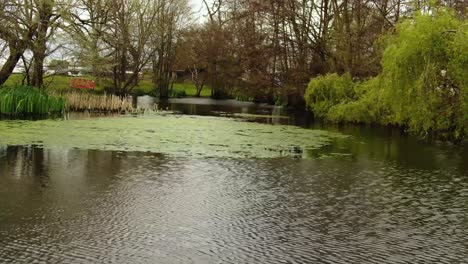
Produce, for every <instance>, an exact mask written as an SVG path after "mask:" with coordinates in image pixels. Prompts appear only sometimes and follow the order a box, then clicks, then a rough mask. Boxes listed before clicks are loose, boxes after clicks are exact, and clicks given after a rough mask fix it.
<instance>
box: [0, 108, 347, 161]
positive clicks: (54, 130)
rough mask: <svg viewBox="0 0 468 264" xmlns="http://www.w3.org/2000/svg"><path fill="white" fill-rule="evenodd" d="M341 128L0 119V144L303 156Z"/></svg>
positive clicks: (204, 120)
mask: <svg viewBox="0 0 468 264" xmlns="http://www.w3.org/2000/svg"><path fill="white" fill-rule="evenodd" d="M337 137H344V136H342V135H340V134H336V133H330V132H327V131H322V130H309V129H303V128H299V127H293V126H279V125H267V124H258V123H250V122H242V121H239V120H235V119H229V118H220V117H200V116H177V115H152V116H138V117H130V116H124V117H114V118H96V119H86V120H71V121H61V120H42V121H35V122H32V121H2V122H0V145H32V144H34V145H40V146H43V147H46V148H79V149H100V150H114V151H146V152H154V153H164V154H169V155H175V156H201V157H233V158H275V157H305V155H306V154H304V150H306V149H319V148H322V147H324V146H326V145H329V144H330V143H331V141H332V140H333V139H334V138H337Z"/></svg>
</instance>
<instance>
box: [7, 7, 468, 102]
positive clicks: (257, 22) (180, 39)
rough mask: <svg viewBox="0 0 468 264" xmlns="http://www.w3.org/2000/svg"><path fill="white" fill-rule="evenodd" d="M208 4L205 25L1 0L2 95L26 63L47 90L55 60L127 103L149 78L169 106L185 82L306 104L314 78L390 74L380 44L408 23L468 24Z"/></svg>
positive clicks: (218, 93) (172, 11) (227, 93)
mask: <svg viewBox="0 0 468 264" xmlns="http://www.w3.org/2000/svg"><path fill="white" fill-rule="evenodd" d="M200 1H202V2H203V4H204V10H205V11H203V12H205V13H206V14H207V15H206V17H205V19H204V20H202V21H200V20H197V19H194V18H193V17H194V16H193V14H194V12H195V11H196V10H192V9H191V7H190V5H189V3H188V2H187V0H74V1H71V0H2V1H1V2H0V23H1V25H2V26H1V27H0V49H1V55H2V58H3V59H2V63H0V64H2V68H1V69H0V85H2V84H3V83H4V82H5V81H6V80H7V79H8V78H9V76H10V75H11V73H12V72H13V69H14V68H15V66H16V65H22V66H23V68H24V69H25V73H26V74H25V75H24V76H23V80H22V83H23V84H25V85H33V86H37V87H43V86H45V83H44V77H45V76H47V73H46V72H45V70H44V66H45V65H46V64H47V61H50V60H51V58H52V57H53V58H55V59H56V58H58V57H62V58H63V60H68V61H70V60H71V61H72V63H70V64H74V65H78V66H80V67H84V68H87V70H88V71H89V72H90V74H91V75H92V76H93V77H94V78H95V79H96V80H97V81H98V84H99V85H100V86H102V87H105V89H106V90H107V91H108V92H110V93H114V94H117V95H124V94H130V93H134V92H135V87H138V85H139V84H140V82H142V81H143V80H145V81H146V82H147V81H148V78H149V79H150V81H151V83H152V86H153V90H154V91H155V92H157V94H158V95H159V96H160V97H168V96H169V95H170V90H171V87H172V85H173V83H174V81H176V80H177V79H176V74H177V73H179V74H185V75H186V76H187V78H188V79H190V81H191V82H192V83H193V85H194V86H195V87H196V90H197V94H199V93H200V92H201V91H202V89H210V90H211V96H212V97H215V98H226V97H231V98H237V99H241V100H252V101H261V102H268V103H277V104H289V105H297V106H301V105H303V104H304V97H303V95H304V93H305V92H306V88H307V84H308V82H309V80H310V78H313V77H316V76H320V75H325V74H327V73H338V74H344V73H348V74H349V75H350V76H351V77H352V78H353V79H359V80H365V79H367V78H369V77H373V76H376V75H378V74H379V73H381V72H382V64H381V60H382V55H383V54H384V50H385V47H386V45H387V43H386V42H385V41H384V40H383V39H386V38H383V37H382V36H387V35H392V34H395V32H396V28H397V25H398V24H399V22H401V21H407V22H403V23H406V24H407V25H409V24H411V23H414V21H415V19H416V17H417V16H418V14H421V13H423V14H426V15H427V16H432V15H434V13H433V11H434V10H436V9H439V8H442V7H448V8H451V10H453V11H452V12H453V17H454V19H456V20H459V21H463V19H464V17H465V15H466V8H467V7H468V1H464V0H438V1H434V0H433V1H429V0H408V1H403V0H200ZM460 23H462V24H463V23H465V22H460ZM453 30H455V29H453ZM446 35H448V36H450V37H451V36H452V35H455V34H451V33H449V34H446ZM414 45H418V43H414ZM421 63H424V62H421ZM404 67H405V65H401V68H402V69H404Z"/></svg>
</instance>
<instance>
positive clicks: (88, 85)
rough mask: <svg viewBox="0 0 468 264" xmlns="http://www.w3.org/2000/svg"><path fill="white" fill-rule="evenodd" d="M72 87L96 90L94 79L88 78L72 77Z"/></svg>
mask: <svg viewBox="0 0 468 264" xmlns="http://www.w3.org/2000/svg"><path fill="white" fill-rule="evenodd" d="M70 87H72V88H76V89H88V90H94V88H95V87H96V84H95V83H94V81H93V80H86V79H71V80H70Z"/></svg>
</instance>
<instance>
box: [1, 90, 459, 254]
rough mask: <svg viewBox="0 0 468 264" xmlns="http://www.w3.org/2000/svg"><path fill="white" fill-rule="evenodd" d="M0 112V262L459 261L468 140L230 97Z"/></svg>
mask: <svg viewBox="0 0 468 264" xmlns="http://www.w3.org/2000/svg"><path fill="white" fill-rule="evenodd" d="M155 103H157V107H158V108H160V109H165V110H168V111H169V112H152V111H148V112H147V113H146V114H143V115H139V116H93V115H91V114H69V115H68V116H67V118H66V120H61V119H56V120H55V119H54V120H40V121H21V120H4V121H0V263H4V262H5V263H33V262H37V263H468V148H467V147H466V146H450V145H447V144H441V143H427V142H424V141H421V140H418V139H416V138H414V137H411V136H405V135H403V134H402V133H401V132H400V131H399V130H396V129H388V128H375V127H374V128H372V127H365V126H351V125H349V126H331V125H324V124H320V123H316V122H314V121H313V119H312V118H311V117H310V116H308V115H307V114H306V113H303V112H290V111H288V110H287V109H284V108H278V107H271V106H266V105H255V104H251V103H241V102H233V101H214V100H209V99H177V100H171V101H168V102H157V101H155V100H154V99H152V98H148V97H145V98H140V99H139V102H138V104H139V106H140V107H146V108H155V107H156V106H155V105H154V104H155Z"/></svg>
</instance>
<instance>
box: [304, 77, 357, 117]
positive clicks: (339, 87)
mask: <svg viewBox="0 0 468 264" xmlns="http://www.w3.org/2000/svg"><path fill="white" fill-rule="evenodd" d="M354 87H355V84H354V82H353V79H352V78H351V75H350V74H344V75H342V76H340V75H338V74H336V73H333V74H328V75H325V76H319V77H317V78H314V79H312V80H311V81H310V83H309V86H308V88H307V91H306V94H305V100H306V103H307V105H308V106H309V108H310V109H311V110H312V112H314V114H315V115H316V116H317V117H322V118H323V117H326V116H327V114H328V111H329V110H330V108H331V107H332V106H334V105H337V104H342V103H347V102H349V101H354V100H355V99H356V91H355V90H354Z"/></svg>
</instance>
